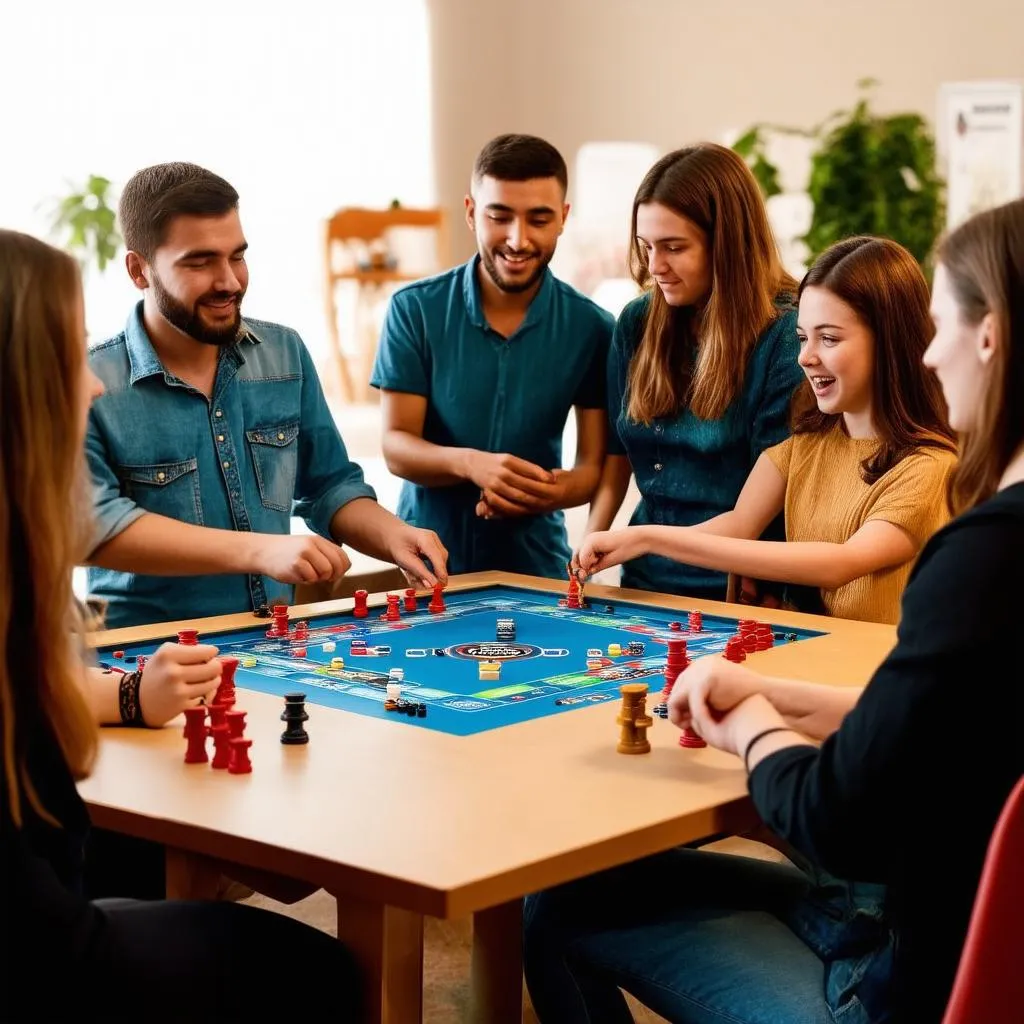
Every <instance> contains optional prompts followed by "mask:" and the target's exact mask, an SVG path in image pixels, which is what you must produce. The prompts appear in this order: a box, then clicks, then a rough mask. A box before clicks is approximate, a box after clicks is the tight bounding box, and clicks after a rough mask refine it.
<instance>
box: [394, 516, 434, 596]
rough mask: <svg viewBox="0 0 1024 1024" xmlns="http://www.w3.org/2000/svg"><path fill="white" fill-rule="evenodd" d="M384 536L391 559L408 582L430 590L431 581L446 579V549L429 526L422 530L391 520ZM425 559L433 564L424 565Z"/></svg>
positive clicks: (431, 586)
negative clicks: (392, 524) (428, 566)
mask: <svg viewBox="0 0 1024 1024" xmlns="http://www.w3.org/2000/svg"><path fill="white" fill-rule="evenodd" d="M395 522H396V523H397V526H394V527H393V528H392V529H391V531H390V534H389V536H388V538H387V548H388V553H389V555H390V556H391V561H392V562H394V563H395V565H397V566H398V568H399V569H401V570H402V572H403V573H405V578H406V579H407V580H408V581H409V583H410V584H411V585H415V586H418V587H423V588H424V589H425V590H430V589H432V588H433V587H434V585H435V584H437V583H440V584H442V585H444V584H446V583H447V582H448V549H447V548H446V547H445V546H444V545H443V544H442V543H441V538H440V537H438V535H437V534H436V533H434V531H433V530H423V529H420V528H419V527H416V526H410V525H409V524H408V523H404V522H402V520H401V519H397V520H395ZM424 559H426V561H428V562H429V563H430V565H431V566H432V568H433V571H431V569H429V568H427V565H426V562H425V561H424Z"/></svg>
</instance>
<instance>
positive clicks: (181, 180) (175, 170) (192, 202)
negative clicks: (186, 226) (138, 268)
mask: <svg viewBox="0 0 1024 1024" xmlns="http://www.w3.org/2000/svg"><path fill="white" fill-rule="evenodd" d="M237 208H238V193H237V192H236V191H235V189H234V188H233V187H232V186H231V185H230V184H229V183H228V182H226V181H225V180H224V179H223V178H222V177H220V176H219V175H217V174H214V173H213V172H212V171H208V170H206V168H205V167H199V166H198V165H197V164H188V163H180V162H175V163H167V164H155V165H154V166H152V167H144V168H143V169H142V170H141V171H137V172H136V173H135V174H133V175H132V176H131V178H130V179H129V180H128V184H127V185H125V187H124V191H122V193H121V199H120V202H119V203H118V219H119V221H120V223H121V234H122V236H123V237H124V243H125V246H126V248H128V249H129V250H130V251H132V252H137V253H139V255H141V256H142V257H143V258H144V259H147V260H148V259H152V257H153V253H154V252H156V250H157V249H159V248H160V246H161V245H162V244H163V242H164V239H165V238H166V237H167V228H168V226H169V225H170V223H171V221H172V220H174V218H175V217H181V216H192V217H221V216H223V215H224V214H226V213H230V212H231V211H232V210H235V209H237Z"/></svg>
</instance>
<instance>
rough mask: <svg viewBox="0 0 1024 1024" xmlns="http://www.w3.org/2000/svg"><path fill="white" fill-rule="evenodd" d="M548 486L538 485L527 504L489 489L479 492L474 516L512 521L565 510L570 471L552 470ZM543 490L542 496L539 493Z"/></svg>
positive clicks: (570, 477) (570, 476)
mask: <svg viewBox="0 0 1024 1024" xmlns="http://www.w3.org/2000/svg"><path fill="white" fill-rule="evenodd" d="M551 476H552V478H553V479H552V482H551V483H550V484H538V485H537V492H538V493H536V494H535V495H534V497H533V498H532V499H531V501H530V502H529V503H525V504H524V503H523V502H520V501H511V500H509V499H508V498H505V497H503V496H502V495H500V494H498V493H496V492H495V491H493V490H491V489H490V488H485V489H484V490H482V491H481V492H480V500H479V501H478V502H477V505H476V514H477V515H478V516H480V517H481V518H482V519H513V518H516V517H522V516H536V515H541V514H543V513H545V512H553V511H554V510H555V509H559V508H565V506H566V504H567V503H568V501H567V494H568V490H569V484H570V481H571V479H572V470H570V469H553V470H552V471H551ZM541 490H543V496H541V495H540V493H539V492H540V491H541Z"/></svg>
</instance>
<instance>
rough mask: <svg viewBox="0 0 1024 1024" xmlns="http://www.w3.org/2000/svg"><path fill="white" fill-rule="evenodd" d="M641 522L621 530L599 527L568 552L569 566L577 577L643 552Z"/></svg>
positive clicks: (592, 573)
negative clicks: (599, 529)
mask: <svg viewBox="0 0 1024 1024" xmlns="http://www.w3.org/2000/svg"><path fill="white" fill-rule="evenodd" d="M646 552H647V545H646V542H645V540H644V534H643V527H642V526H627V527H625V528H624V529H622V530H601V531H599V532H597V533H592V534H590V536H589V537H587V538H585V539H584V541H583V543H582V544H581V545H580V548H579V550H578V551H576V552H574V554H573V556H572V563H571V568H572V570H573V572H575V573H576V575H577V577H578V578H579V579H581V580H582V579H586V577H588V576H593V575H594V573H596V572H600V571H601V570H602V569H607V568H609V567H610V566H613V565H621V564H622V563H623V562H628V561H630V560H631V559H633V558H637V557H639V556H640V555H643V554H646Z"/></svg>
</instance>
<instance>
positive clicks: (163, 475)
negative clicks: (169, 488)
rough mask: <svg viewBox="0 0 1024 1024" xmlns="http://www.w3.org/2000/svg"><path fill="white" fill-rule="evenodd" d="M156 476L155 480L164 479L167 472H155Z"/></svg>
mask: <svg viewBox="0 0 1024 1024" xmlns="http://www.w3.org/2000/svg"><path fill="white" fill-rule="evenodd" d="M156 478H157V480H166V479H167V474H166V473H157V475H156Z"/></svg>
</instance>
